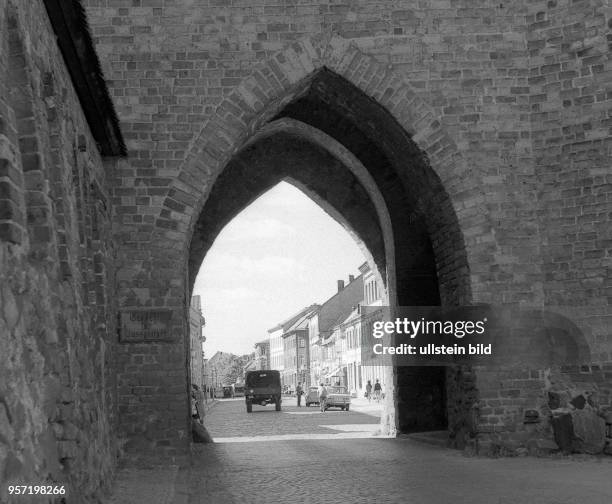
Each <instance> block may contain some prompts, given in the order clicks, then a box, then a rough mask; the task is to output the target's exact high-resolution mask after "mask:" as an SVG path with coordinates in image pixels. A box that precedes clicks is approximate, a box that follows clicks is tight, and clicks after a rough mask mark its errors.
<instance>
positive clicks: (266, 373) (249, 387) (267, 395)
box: [244, 369, 282, 413]
mask: <svg viewBox="0 0 612 504" xmlns="http://www.w3.org/2000/svg"><path fill="white" fill-rule="evenodd" d="M244 397H245V401H246V410H247V413H251V412H252V411H253V404H261V405H262V406H266V405H267V404H272V403H274V405H275V406H276V411H280V410H281V402H282V398H281V379H280V373H279V372H278V371H275V370H272V369H263V370H260V371H248V372H247V374H246V377H245V380H244Z"/></svg>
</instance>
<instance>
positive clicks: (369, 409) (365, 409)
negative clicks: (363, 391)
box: [351, 397, 383, 418]
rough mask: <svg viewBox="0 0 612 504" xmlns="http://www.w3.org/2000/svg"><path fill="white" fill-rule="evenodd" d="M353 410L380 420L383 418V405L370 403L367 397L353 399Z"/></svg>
mask: <svg viewBox="0 0 612 504" xmlns="http://www.w3.org/2000/svg"><path fill="white" fill-rule="evenodd" d="M351 410H353V411H357V412H359V413H365V414H366V415H371V416H375V417H378V418H380V417H381V416H382V410H383V403H382V401H381V402H379V403H377V402H376V401H374V400H372V401H368V400H367V399H366V398H365V397H352V398H351Z"/></svg>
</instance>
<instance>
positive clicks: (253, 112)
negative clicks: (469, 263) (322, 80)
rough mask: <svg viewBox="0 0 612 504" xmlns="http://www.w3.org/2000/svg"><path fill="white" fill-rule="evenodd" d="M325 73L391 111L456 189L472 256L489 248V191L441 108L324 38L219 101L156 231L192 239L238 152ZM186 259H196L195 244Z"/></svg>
mask: <svg viewBox="0 0 612 504" xmlns="http://www.w3.org/2000/svg"><path fill="white" fill-rule="evenodd" d="M322 69H329V70H331V71H332V72H334V73H335V74H337V75H339V76H340V77H342V78H343V79H345V80H346V81H348V82H349V83H351V84H353V85H354V86H355V87H356V88H358V89H359V90H360V91H362V92H363V93H364V94H365V95H366V96H368V97H369V98H371V99H373V100H375V101H376V103H378V104H379V105H381V106H382V107H383V108H384V109H386V110H387V111H388V113H389V114H390V115H391V116H392V117H393V118H394V119H395V120H396V121H397V123H398V124H399V125H400V126H401V127H402V128H403V129H404V130H405V132H406V133H407V134H408V135H409V136H410V138H411V140H412V141H413V142H414V143H415V144H416V145H417V146H418V148H419V149H420V150H421V151H422V152H423V153H424V155H425V156H426V158H427V161H428V163H429V165H430V167H431V169H432V170H433V172H434V173H435V175H436V176H437V177H439V179H440V181H441V183H442V185H443V187H444V188H445V189H447V190H448V195H449V197H450V203H451V205H452V208H450V209H447V211H450V212H453V213H455V214H456V218H457V220H458V222H459V225H460V227H461V231H462V234H463V235H464V236H465V237H467V238H465V240H466V243H465V248H466V251H468V252H469V251H470V247H469V246H468V243H467V241H468V240H475V238H476V235H478V236H479V237H480V240H481V243H484V242H487V241H489V240H486V239H485V240H483V238H482V237H483V234H490V226H489V225H488V224H487V223H486V222H483V220H482V219H478V218H475V216H477V215H478V213H479V212H478V210H477V206H478V205H479V204H481V203H482V201H483V198H482V194H481V192H482V191H481V189H480V188H479V187H478V182H477V181H476V180H474V178H473V177H472V178H470V177H468V176H467V175H468V173H469V168H468V167H467V165H466V163H465V161H464V159H463V158H462V156H461V154H460V152H459V150H458V149H457V146H456V145H455V143H454V141H453V139H452V138H451V137H450V136H449V135H448V134H447V132H446V131H445V130H444V128H443V127H442V125H441V123H440V121H439V120H438V119H437V118H436V115H435V113H434V112H433V109H432V108H431V107H430V106H429V105H428V104H427V103H426V102H425V101H423V100H422V99H421V98H420V97H418V96H417V94H416V93H415V91H414V90H413V89H412V87H411V85H410V84H409V83H408V82H407V81H406V80H405V79H404V78H403V77H402V76H401V75H400V74H398V73H396V72H395V71H394V69H393V67H392V66H391V65H384V64H382V63H380V62H378V61H377V60H376V59H375V58H374V57H373V56H370V55H368V54H365V53H364V52H362V51H361V50H360V49H359V48H358V47H357V46H355V45H354V44H353V43H351V42H350V41H347V40H345V39H342V38H340V37H332V38H329V37H320V36H318V37H312V38H308V39H304V40H301V41H299V42H296V43H294V44H292V45H290V46H288V47H287V48H285V49H284V50H281V51H279V52H278V53H276V55H275V56H274V57H272V58H270V59H268V60H267V61H265V62H262V63H261V65H259V66H258V67H257V68H256V69H255V70H254V71H253V72H252V73H251V74H250V75H249V76H248V77H247V78H245V79H244V80H243V81H242V83H241V84H240V85H239V86H237V87H236V88H235V90H234V91H233V92H232V93H231V94H229V95H228V96H226V97H225V98H224V99H223V100H222V101H221V102H220V103H219V105H218V106H217V107H216V110H215V112H214V114H213V115H212V116H211V117H210V119H208V120H207V121H206V123H205V124H204V125H203V127H202V129H201V131H200V133H199V134H198V135H197V136H196V137H195V139H194V140H193V142H192V144H191V146H190V149H189V154H188V155H187V156H186V158H185V160H184V162H183V164H182V166H181V168H180V170H179V173H178V176H177V177H176V178H175V179H174V180H173V182H172V185H171V187H170V189H169V191H168V195H167V197H166V198H165V201H164V206H163V208H162V210H161V212H160V214H159V215H158V217H157V219H156V227H155V228H154V230H153V233H154V234H155V233H157V234H158V235H159V236H162V235H163V234H164V233H166V234H167V232H168V230H174V231H176V232H177V234H178V233H180V234H183V233H187V235H188V236H191V234H192V232H193V228H194V225H195V222H196V220H197V218H198V215H199V213H200V212H201V210H202V208H203V206H204V204H205V202H206V199H207V197H208V194H209V192H210V190H211V188H212V186H213V184H214V181H215V180H216V177H217V176H218V175H219V173H220V172H221V171H222V170H223V168H224V167H225V165H226V164H227V162H228V161H229V160H230V159H231V157H232V155H234V154H235V153H236V152H237V151H238V150H239V149H240V148H241V147H242V146H243V145H244V144H245V143H246V142H247V141H248V139H249V138H250V137H251V136H252V135H254V134H255V133H256V132H257V131H258V130H259V129H260V128H261V127H262V126H263V125H264V124H265V123H266V122H267V121H269V120H270V119H272V118H273V117H274V116H275V115H276V114H277V113H278V112H279V111H280V110H282V109H283V107H284V106H286V105H287V104H288V103H290V102H291V101H292V100H295V99H296V98H297V97H299V96H300V95H301V94H304V93H305V92H306V91H307V89H308V87H309V86H310V83H311V82H312V80H313V79H314V78H315V76H316V75H317V73H318V72H319V71H320V70H322ZM425 204H426V205H427V204H430V203H429V202H425ZM485 220H486V219H485ZM473 245H474V246H475V247H474V248H475V249H478V248H480V247H479V246H477V245H476V243H475V242H474V243H473ZM184 254H185V257H186V255H187V254H188V243H187V244H186V246H185V248H184ZM442 266H443V265H442ZM466 274H467V273H466ZM464 297H465V296H464ZM466 301H467V300H466Z"/></svg>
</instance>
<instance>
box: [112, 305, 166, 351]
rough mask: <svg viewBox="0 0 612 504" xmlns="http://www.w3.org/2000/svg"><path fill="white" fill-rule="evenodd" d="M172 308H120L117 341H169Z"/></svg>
mask: <svg viewBox="0 0 612 504" xmlns="http://www.w3.org/2000/svg"><path fill="white" fill-rule="evenodd" d="M171 321H172V310H122V311H121V312H119V341H120V342H122V343H136V342H143V341H170V340H172V339H173V338H172V331H171Z"/></svg>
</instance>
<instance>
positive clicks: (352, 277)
mask: <svg viewBox="0 0 612 504" xmlns="http://www.w3.org/2000/svg"><path fill="white" fill-rule="evenodd" d="M353 280H355V275H349V283H351V282H352V281H353Z"/></svg>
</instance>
